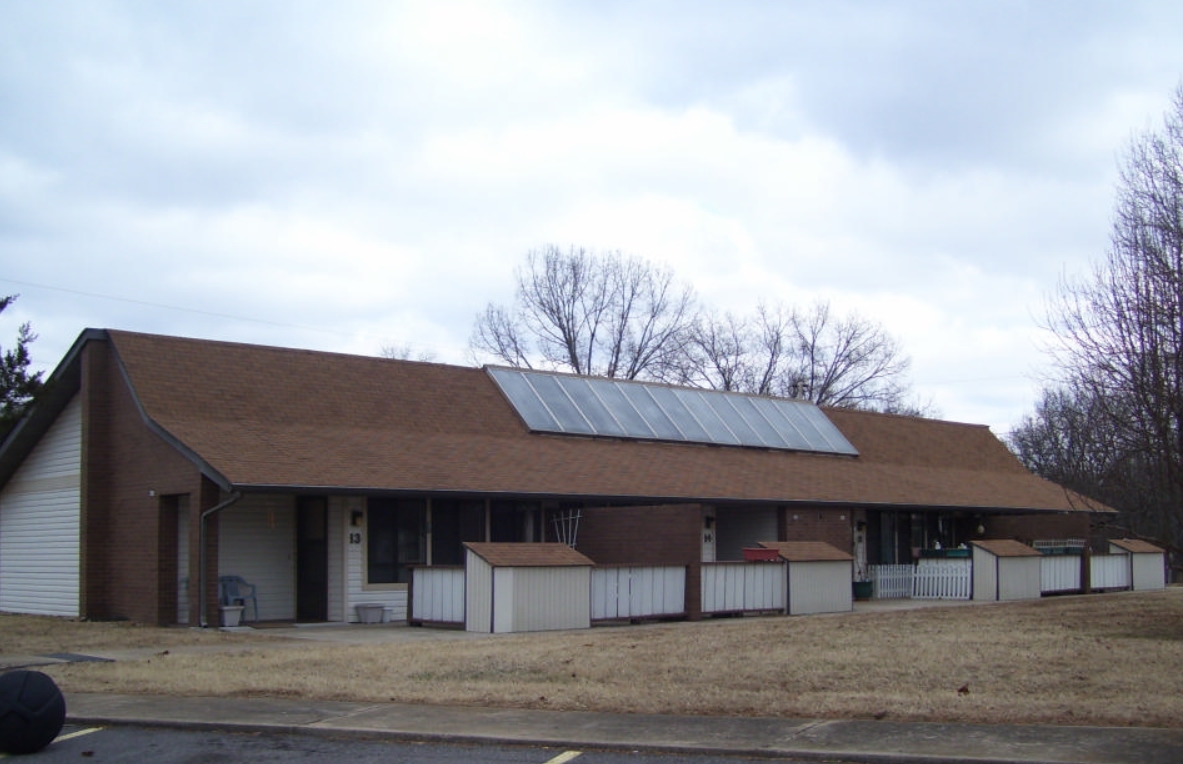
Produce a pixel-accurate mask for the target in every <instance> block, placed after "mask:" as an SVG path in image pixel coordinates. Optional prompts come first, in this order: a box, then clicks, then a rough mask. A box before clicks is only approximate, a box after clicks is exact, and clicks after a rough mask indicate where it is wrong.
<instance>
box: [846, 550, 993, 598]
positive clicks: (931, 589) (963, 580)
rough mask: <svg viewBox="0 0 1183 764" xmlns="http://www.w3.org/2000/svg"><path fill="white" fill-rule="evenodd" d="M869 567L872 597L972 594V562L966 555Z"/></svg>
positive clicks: (934, 596)
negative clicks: (907, 563) (908, 563)
mask: <svg viewBox="0 0 1183 764" xmlns="http://www.w3.org/2000/svg"><path fill="white" fill-rule="evenodd" d="M869 571H870V574H871V582H872V584H873V586H874V593H873V595H872V596H873V597H875V598H876V599H936V600H967V599H970V598H971V597H972V596H973V562H972V561H971V560H969V559H949V560H921V561H920V563H919V564H917V565H871V566H869Z"/></svg>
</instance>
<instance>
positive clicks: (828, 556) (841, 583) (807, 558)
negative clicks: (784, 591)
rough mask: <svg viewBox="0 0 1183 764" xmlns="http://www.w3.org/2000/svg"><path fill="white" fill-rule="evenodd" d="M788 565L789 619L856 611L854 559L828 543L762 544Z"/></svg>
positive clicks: (765, 542)
mask: <svg viewBox="0 0 1183 764" xmlns="http://www.w3.org/2000/svg"><path fill="white" fill-rule="evenodd" d="M760 546H762V547H764V548H766V549H775V550H776V551H777V552H778V553H779V554H780V556H781V558H782V559H784V560H785V561H786V562H787V563H788V571H789V572H788V575H789V587H788V591H789V602H788V608H787V609H788V612H789V615H807V614H810V613H845V612H849V611H851V610H854V588H853V585H852V581H853V580H854V556H853V555H851V554H849V553H847V552H843V551H842V550H841V549H838V548H837V547H835V546H831V545H830V544H827V543H825V542H824V541H761V542H760Z"/></svg>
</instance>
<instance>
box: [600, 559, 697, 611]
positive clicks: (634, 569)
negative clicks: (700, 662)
mask: <svg viewBox="0 0 1183 764" xmlns="http://www.w3.org/2000/svg"><path fill="white" fill-rule="evenodd" d="M685 612H686V568H684V567H682V566H680V565H678V566H673V565H671V566H666V567H647V566H646V567H642V566H631V565H622V566H612V567H597V568H592V572H591V619H592V620H593V621H610V620H618V619H625V618H628V619H634V618H655V617H661V616H674V615H682V614H684V613H685Z"/></svg>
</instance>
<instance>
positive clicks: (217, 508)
mask: <svg viewBox="0 0 1183 764" xmlns="http://www.w3.org/2000/svg"><path fill="white" fill-rule="evenodd" d="M241 498H242V494H241V493H240V492H238V491H232V492H231V493H230V495H229V496H227V497H226V498H225V499H224V500H223V501H220V502H218V503H217V504H215V505H214V506H212V507H210V508H209V509H207V510H205V511H204V512H202V513H201V523H200V531H199V534H198V535H199V536H200V537H201V540H200V547H201V548H200V551H199V553H198V555H199V558H200V562H199V565H200V566H201V567H200V569H199V570H198V572H197V580H198V582H199V583H198V586H199V587H200V588H199V589H198V595H197V599H198V602H200V603H201V605H200V610H199V613H200V615H199V616H198V622H199V623H200V624H201V628H203V629H204V628H207V627H208V626H209V623H208V622H207V619H206V617H205V558H206V553H205V538H206V533H205V521H206V520H208V519H209V518H210V517H211V516H212V515H216V514H217V513H219V512H221V511H222V510H223V509H227V508H229V507H230V506H232V505H233V504H234V503H235V502H237V501H238V500H239V499H241Z"/></svg>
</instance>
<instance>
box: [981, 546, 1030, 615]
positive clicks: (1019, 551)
mask: <svg viewBox="0 0 1183 764" xmlns="http://www.w3.org/2000/svg"><path fill="white" fill-rule="evenodd" d="M970 543H971V544H972V546H973V566H974V567H973V598H974V599H975V600H997V601H1007V600H1037V599H1039V597H1040V596H1041V594H1042V592H1041V578H1040V576H1041V563H1040V559H1041V558H1042V555H1041V554H1040V553H1039V550H1037V549H1035V548H1034V547H1029V546H1027V545H1026V544H1024V543H1022V542H1019V541H1015V540H1013V539H983V540H981V541H972V542H970Z"/></svg>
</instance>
